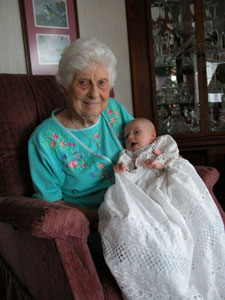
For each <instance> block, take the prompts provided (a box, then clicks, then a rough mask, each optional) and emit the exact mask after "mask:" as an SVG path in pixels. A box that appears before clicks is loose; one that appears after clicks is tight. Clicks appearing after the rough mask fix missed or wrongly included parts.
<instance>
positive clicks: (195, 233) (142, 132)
mask: <svg viewBox="0 0 225 300" xmlns="http://www.w3.org/2000/svg"><path fill="white" fill-rule="evenodd" d="M125 138H126V148H127V149H125V150H122V151H121V154H120V157H119V160H118V163H117V164H116V166H115V167H114V169H115V173H116V174H115V184H114V185H112V186H111V187H110V188H109V189H108V190H107V193H106V195H105V199H104V202H103V203H102V204H101V206H100V208H99V210H98V213H99V226H98V230H99V233H100V234H101V240H102V245H103V253H104V258H105V261H106V263H107V265H108V266H109V268H110V271H111V273H112V274H113V275H114V277H115V278H116V281H117V283H118V284H119V286H120V288H121V290H122V293H123V295H124V299H129V300H136V299H153V298H154V299H183V300H184V299H204V300H217V299H224V295H225V284H224V283H225V281H224V278H225V235H224V224H223V222H222V219H221V216H220V214H219V211H218V209H217V207H216V205H215V203H214V201H213V199H212V197H211V196H210V194H209V191H208V190H207V187H206V186H205V184H204V182H203V181H202V179H201V178H200V177H199V175H198V174H197V172H196V170H195V168H194V166H193V165H191V164H190V162H188V161H187V160H185V159H184V158H182V157H180V156H179V150H178V146H177V144H176V142H175V140H174V139H173V138H172V137H171V136H170V135H162V136H158V137H156V131H155V128H154V125H153V124H152V122H151V121H149V120H147V119H143V118H139V119H136V120H133V121H131V122H130V123H129V124H128V125H127V126H126V128H125ZM221 278H223V280H221ZM139 295H140V297H139Z"/></svg>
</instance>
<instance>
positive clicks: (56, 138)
mask: <svg viewBox="0 0 225 300" xmlns="http://www.w3.org/2000/svg"><path fill="white" fill-rule="evenodd" d="M51 137H52V138H53V140H58V138H59V136H58V135H57V134H56V133H53V134H52V135H51Z"/></svg>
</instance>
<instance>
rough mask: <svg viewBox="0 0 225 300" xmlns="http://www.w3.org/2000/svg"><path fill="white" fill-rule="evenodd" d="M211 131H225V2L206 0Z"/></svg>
mask: <svg viewBox="0 0 225 300" xmlns="http://www.w3.org/2000/svg"><path fill="white" fill-rule="evenodd" d="M203 3H204V10H205V13H204V18H205V19H204V34H205V48H206V73H207V87H208V102H209V114H210V116H209V129H210V130H211V131H220V130H225V94H224V93H225V1H224V0H204V1H203Z"/></svg>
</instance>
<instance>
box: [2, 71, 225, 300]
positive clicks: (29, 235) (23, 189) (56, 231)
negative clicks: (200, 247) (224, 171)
mask: <svg viewBox="0 0 225 300" xmlns="http://www.w3.org/2000/svg"><path fill="white" fill-rule="evenodd" d="M64 101H65V99H64V96H63V94H62V92H61V90H60V88H59V86H58V85H57V83H56V81H55V79H54V77H53V76H37V75H36V76H34V75H15V74H0V299H1V300H9V299H10V300H14V299H18V300H23V299H26V300H28V299H29V300H31V299H35V300H53V299H54V300H62V299H66V300H70V299H76V300H78V299H79V300H86V299H89V300H103V299H108V300H117V299H122V297H121V293H120V290H119V288H118V286H117V285H116V282H115V280H114V279H113V277H112V275H111V273H110V272H109V269H108V268H107V266H106V265H105V263H104V260H103V259H102V258H100V257H92V256H91V253H90V251H89V248H88V246H87V236H88V234H89V222H88V220H87V219H86V217H85V216H84V215H83V214H82V213H81V212H80V211H78V210H77V209H74V208H69V207H65V206H62V205H59V204H56V203H50V202H47V201H44V200H37V199H34V198H32V196H31V195H32V191H33V189H32V183H31V178H30V174H29V167H28V157H27V141H28V139H29V136H30V134H31V133H32V131H33V130H34V128H35V127H36V126H37V125H38V124H39V123H40V122H41V121H42V120H44V119H45V118H47V117H48V116H49V115H50V112H51V111H52V110H53V109H55V108H57V107H61V106H63V105H64ZM196 168H197V171H198V172H199V174H200V176H201V177H202V178H203V180H204V182H205V183H206V185H207V187H208V189H209V191H210V193H211V194H212V196H213V197H214V200H215V202H216V204H217V205H218V208H219V209H220V212H221V215H222V216H223V218H224V213H223V211H222V209H221V207H220V205H219V203H218V202H217V200H216V198H215V195H214V194H213V186H214V184H215V183H216V181H217V180H218V176H219V173H218V171H217V170H216V169H214V168H210V167H203V166H201V167H196ZM224 220H225V218H224Z"/></svg>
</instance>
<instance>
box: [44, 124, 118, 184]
mask: <svg viewBox="0 0 225 300" xmlns="http://www.w3.org/2000/svg"><path fill="white" fill-rule="evenodd" d="M100 134H101V131H99V132H96V133H95V134H94V135H90V136H88V137H89V138H92V139H93V140H95V141H96V140H98V139H99V138H100ZM70 138H71V137H70V136H67V135H66V134H64V133H63V132H58V131H57V130H56V129H55V128H51V129H49V130H48V131H47V132H46V134H45V135H44V139H43V141H42V142H41V143H42V144H43V145H45V146H47V147H48V148H50V149H51V151H52V152H53V153H54V154H55V155H56V156H58V157H59V159H60V160H61V161H62V163H63V165H64V167H65V170H66V172H67V173H73V172H77V171H85V170H87V171H85V175H86V176H87V175H88V176H90V177H91V178H92V179H96V180H100V179H110V180H111V177H112V176H113V175H110V174H111V173H112V166H106V164H105V163H103V162H101V161H99V160H100V159H99V158H98V160H96V157H95V156H93V155H92V154H90V153H89V152H88V151H85V150H84V149H83V148H81V146H80V144H78V143H72V142H71V141H69V139H70ZM81 149H82V150H81ZM107 169H108V170H107ZM88 170H90V172H88ZM81 174H82V173H81ZM81 176H82V175H81ZM110 176H111V177H110Z"/></svg>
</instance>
